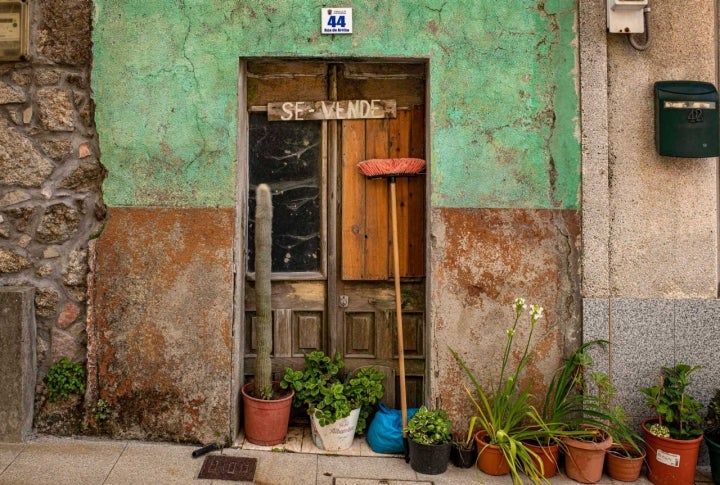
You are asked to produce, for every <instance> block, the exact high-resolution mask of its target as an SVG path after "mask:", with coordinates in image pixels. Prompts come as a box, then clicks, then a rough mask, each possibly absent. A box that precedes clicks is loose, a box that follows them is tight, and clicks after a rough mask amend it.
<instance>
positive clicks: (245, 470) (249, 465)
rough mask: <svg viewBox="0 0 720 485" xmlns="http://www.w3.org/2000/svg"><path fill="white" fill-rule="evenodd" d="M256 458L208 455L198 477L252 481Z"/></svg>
mask: <svg viewBox="0 0 720 485" xmlns="http://www.w3.org/2000/svg"><path fill="white" fill-rule="evenodd" d="M256 466H257V458H245V457H242V456H227V455H210V456H208V457H207V458H205V461H204V462H203V466H202V468H201V469H200V474H199V475H198V478H209V479H212V480H234V481H236V482H252V481H253V479H254V478H255V467H256Z"/></svg>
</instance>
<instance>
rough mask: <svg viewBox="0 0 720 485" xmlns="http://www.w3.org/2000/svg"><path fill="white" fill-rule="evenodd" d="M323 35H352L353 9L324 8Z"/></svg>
mask: <svg viewBox="0 0 720 485" xmlns="http://www.w3.org/2000/svg"><path fill="white" fill-rule="evenodd" d="M320 10H321V12H322V14H321V22H322V24H321V27H322V33H323V34H352V9H351V8H322V9H320Z"/></svg>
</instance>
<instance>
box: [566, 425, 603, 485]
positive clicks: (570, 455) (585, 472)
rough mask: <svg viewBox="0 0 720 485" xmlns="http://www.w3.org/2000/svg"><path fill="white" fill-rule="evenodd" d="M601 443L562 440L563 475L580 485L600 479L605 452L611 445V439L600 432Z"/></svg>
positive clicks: (569, 439) (567, 438) (573, 439)
mask: <svg viewBox="0 0 720 485" xmlns="http://www.w3.org/2000/svg"><path fill="white" fill-rule="evenodd" d="M600 433H601V434H602V441H582V440H576V439H575V438H570V437H565V438H563V444H564V445H565V473H566V474H567V476H568V477H570V478H572V479H573V480H575V481H576V482H580V483H595V482H597V481H599V480H600V479H601V478H602V474H603V465H604V464H605V450H607V449H608V448H610V446H611V445H612V438H611V437H610V436H609V435H608V434H607V433H605V432H604V431H600Z"/></svg>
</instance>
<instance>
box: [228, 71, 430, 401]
mask: <svg viewBox="0 0 720 485" xmlns="http://www.w3.org/2000/svg"><path fill="white" fill-rule="evenodd" d="M242 69H243V70H244V73H243V76H242V78H243V79H244V80H245V86H244V91H245V96H246V106H245V107H246V115H247V116H246V118H245V119H244V120H242V121H241V123H240V139H241V140H247V179H246V181H247V183H246V186H247V200H246V205H245V207H246V210H247V218H246V220H247V238H246V241H247V242H246V248H245V250H246V255H247V257H246V258H245V263H246V267H245V270H246V280H245V286H244V300H245V318H244V331H245V334H244V342H245V344H244V346H245V348H244V354H243V356H244V359H245V360H244V362H243V365H244V374H245V378H246V379H247V378H249V377H250V376H252V374H253V370H254V352H255V332H254V325H253V323H254V316H255V314H254V310H255V293H254V282H253V276H254V274H253V271H254V248H253V240H254V210H255V204H254V196H255V188H256V187H257V185H258V184H260V183H267V184H268V185H270V188H271V191H272V195H273V254H272V262H273V263H272V264H273V269H272V271H273V286H272V308H273V323H274V331H273V337H274V344H273V353H272V355H273V371H274V372H275V374H276V375H277V376H278V377H279V376H282V373H283V371H284V368H285V367H287V366H290V367H293V368H300V367H302V366H303V355H304V354H306V353H309V352H311V351H313V350H323V351H325V352H326V353H328V354H334V353H335V352H339V353H340V354H341V355H342V357H343V359H344V360H345V363H346V367H347V369H348V370H353V369H356V368H358V367H361V366H368V365H374V366H378V367H379V368H381V370H383V371H384V372H385V374H386V386H385V387H386V392H385V399H384V401H385V403H386V404H388V405H389V406H392V407H399V405H400V404H399V398H400V392H399V379H398V375H397V369H398V355H397V331H396V312H395V291H394V281H393V278H394V275H393V260H392V257H393V256H392V254H393V253H392V243H393V241H392V230H391V225H390V224H391V220H390V219H391V218H390V206H389V186H388V180H387V179H385V178H378V179H368V178H366V177H365V176H363V175H362V174H361V173H360V171H359V170H358V169H357V163H358V162H360V161H362V160H366V159H371V158H399V157H417V158H425V84H426V82H425V80H426V66H425V64H424V63H410V62H404V63H375V62H338V63H329V62H319V61H317V62H316V61H279V60H272V61H265V60H264V61H246V62H244V63H243V64H242ZM241 95H242V94H241ZM337 100H362V101H369V100H391V101H394V102H395V106H396V112H395V113H394V114H393V115H392V116H389V117H385V118H379V119H378V118H360V119H357V118H354V119H343V117H344V116H346V114H344V113H342V112H340V113H338V116H337V117H336V118H334V119H305V117H304V116H302V115H298V116H293V117H292V118H293V119H290V120H269V119H268V118H269V116H268V105H269V104H273V103H290V104H288V105H287V106H290V107H292V106H296V102H298V101H303V102H305V101H308V102H317V101H327V102H328V103H329V104H332V102H333V101H337ZM291 111H292V109H289V110H288V111H287V112H291ZM296 114H297V113H296ZM298 118H302V119H298ZM307 118H312V117H310V116H308V117H307ZM425 181H426V177H425V175H424V174H421V175H418V176H415V177H401V178H398V179H397V199H398V203H397V209H398V241H397V244H398V250H399V255H400V256H399V261H400V273H401V288H402V291H401V293H402V309H403V334H404V339H403V342H404V350H405V368H406V385H407V396H408V404H409V406H419V405H420V404H422V403H423V402H424V379H425V369H426V352H425V348H426V347H425V345H426V344H425V339H426V331H425V326H426V325H425V322H426V315H425V308H426V304H425V298H426V292H425V227H426V217H425V206H426V203H425V197H426V196H425V191H426V184H425Z"/></svg>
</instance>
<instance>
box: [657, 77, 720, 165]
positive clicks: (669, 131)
mask: <svg viewBox="0 0 720 485" xmlns="http://www.w3.org/2000/svg"><path fill="white" fill-rule="evenodd" d="M717 105H718V93H717V90H716V89H715V86H714V85H712V84H710V83H706V82H700V81H658V82H656V83H655V146H656V148H657V151H658V153H659V154H660V155H664V156H668V157H685V158H706V157H717V156H718V154H719V153H718V151H719V150H718V106H717Z"/></svg>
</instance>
